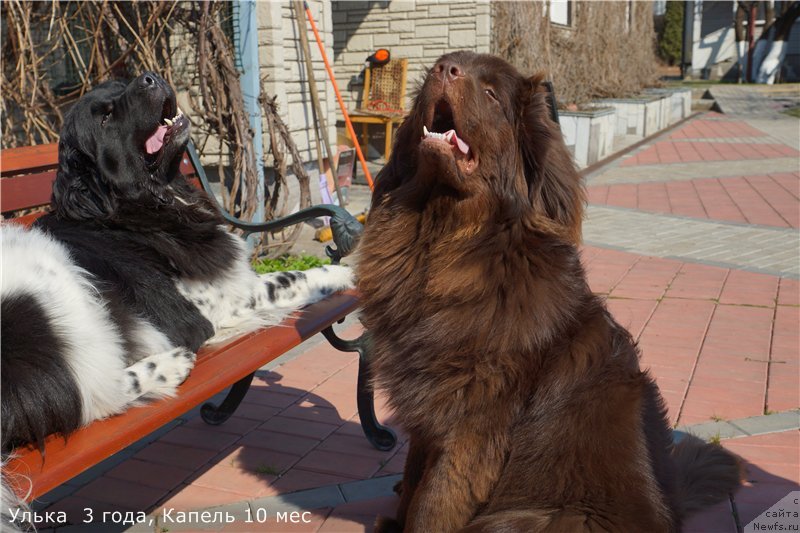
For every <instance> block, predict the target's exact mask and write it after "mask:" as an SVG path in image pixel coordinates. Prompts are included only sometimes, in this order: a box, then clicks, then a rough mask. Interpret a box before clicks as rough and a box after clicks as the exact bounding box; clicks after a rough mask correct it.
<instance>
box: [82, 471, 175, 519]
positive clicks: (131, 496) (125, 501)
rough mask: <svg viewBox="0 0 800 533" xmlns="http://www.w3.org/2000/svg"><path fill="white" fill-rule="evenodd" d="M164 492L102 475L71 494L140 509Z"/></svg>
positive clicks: (150, 503)
mask: <svg viewBox="0 0 800 533" xmlns="http://www.w3.org/2000/svg"><path fill="white" fill-rule="evenodd" d="M166 492H167V491H165V490H162V489H157V488H153V487H147V486H145V485H140V484H138V483H133V482H130V481H124V480H121V479H114V478H110V477H106V476H103V477H100V478H98V479H96V480H94V481H92V482H90V483H88V484H87V485H86V486H84V487H81V488H80V489H78V490H77V491H75V493H74V494H73V496H75V497H78V498H87V499H90V500H94V501H98V502H105V503H110V504H113V505H116V506H120V507H124V508H130V509H136V510H140V511H141V510H142V509H147V508H148V507H151V506H152V505H154V504H155V503H156V502H157V501H158V500H159V499H160V498H162V497H163V496H164V494H165V493H166Z"/></svg>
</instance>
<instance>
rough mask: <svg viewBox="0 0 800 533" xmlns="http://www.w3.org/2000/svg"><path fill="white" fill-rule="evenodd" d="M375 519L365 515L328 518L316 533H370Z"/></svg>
mask: <svg viewBox="0 0 800 533" xmlns="http://www.w3.org/2000/svg"><path fill="white" fill-rule="evenodd" d="M374 525H375V517H374V516H373V517H370V516H365V515H339V516H330V517H328V519H327V520H325V522H324V523H323V524H322V527H320V528H319V529H318V530H317V531H319V533H360V532H364V533H370V532H371V531H373V526H374Z"/></svg>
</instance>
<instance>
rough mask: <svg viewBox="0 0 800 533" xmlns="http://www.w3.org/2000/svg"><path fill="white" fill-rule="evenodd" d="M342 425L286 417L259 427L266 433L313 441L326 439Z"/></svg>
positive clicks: (279, 417)
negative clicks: (284, 434)
mask: <svg viewBox="0 0 800 533" xmlns="http://www.w3.org/2000/svg"><path fill="white" fill-rule="evenodd" d="M339 426H340V425H337V424H329V423H323V422H313V421H309V420H302V419H299V418H288V417H285V416H280V415H278V416H275V417H273V418H271V419H269V420H267V421H266V422H264V423H263V424H261V426H259V429H262V430H265V431H275V432H277V433H286V434H288V435H297V436H299V437H309V438H312V439H324V438H325V437H327V436H328V435H330V434H331V433H333V432H334V431H335V430H336V429H337V428H338V427H339Z"/></svg>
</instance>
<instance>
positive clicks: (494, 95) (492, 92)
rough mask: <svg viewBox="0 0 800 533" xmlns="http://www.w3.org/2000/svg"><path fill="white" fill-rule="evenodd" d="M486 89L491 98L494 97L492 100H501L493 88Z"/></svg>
mask: <svg viewBox="0 0 800 533" xmlns="http://www.w3.org/2000/svg"><path fill="white" fill-rule="evenodd" d="M485 91H486V94H488V95H489V96H490V97H491V99H492V100H494V101H495V102H499V101H500V100H499V99H498V98H497V95H496V94H495V92H494V91H493V90H491V89H485Z"/></svg>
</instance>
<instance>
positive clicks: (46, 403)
mask: <svg viewBox="0 0 800 533" xmlns="http://www.w3.org/2000/svg"><path fill="white" fill-rule="evenodd" d="M188 139H189V121H188V120H187V119H186V118H185V117H184V116H183V115H182V114H181V113H180V111H179V110H178V107H177V105H176V100H175V94H174V92H173V90H172V89H171V88H170V87H169V86H168V85H167V83H166V82H165V81H164V80H162V79H161V78H160V77H159V76H157V75H155V74H153V73H149V72H148V73H145V74H143V75H142V76H140V77H138V78H137V79H135V80H134V81H133V82H131V83H130V84H128V85H126V84H124V83H122V82H108V83H105V84H103V85H101V86H99V87H98V88H96V89H95V90H93V91H91V92H90V93H88V94H86V95H85V96H84V97H83V98H81V99H80V100H79V101H78V102H77V103H76V104H75V105H74V106H73V107H72V109H71V110H70V111H69V113H68V114H67V116H66V117H65V120H64V127H63V129H62V131H61V139H60V142H59V168H58V172H57V178H56V181H55V183H54V186H53V197H52V206H51V207H52V212H51V213H50V214H48V215H45V216H43V217H42V218H40V219H39V220H38V221H37V222H36V223H35V225H34V226H33V227H32V228H31V229H29V230H28V229H24V228H22V227H20V226H15V225H12V224H8V225H4V226H3V227H2V289H1V291H0V296H1V299H2V309H1V312H2V315H1V316H2V391H1V392H2V448H3V452H4V453H7V452H9V451H10V450H12V449H13V448H14V447H15V446H17V445H20V444H24V443H36V444H40V445H41V443H42V442H43V440H44V438H45V437H46V436H47V435H49V434H51V433H62V434H68V433H70V432H71V431H74V430H75V429H77V428H79V427H80V426H82V425H85V424H88V423H90V422H92V421H93V420H96V419H99V418H103V417H107V416H110V415H113V414H115V413H120V412H122V411H124V410H125V409H126V408H128V407H129V406H131V405H133V404H135V403H137V402H139V401H141V400H144V399H151V398H158V397H164V396H170V395H172V394H174V393H175V390H176V387H177V386H178V385H179V384H180V383H181V382H182V381H183V380H184V379H185V378H186V376H187V375H188V374H189V372H190V370H191V369H192V366H193V364H194V361H195V352H196V351H197V349H198V348H199V347H200V346H201V345H202V344H203V343H205V342H206V341H207V340H208V339H210V338H211V337H214V336H220V335H225V332H226V331H228V332H229V331H232V330H233V331H237V332H238V331H244V330H248V329H254V328H256V327H258V326H261V325H267V324H275V323H277V322H279V321H280V320H281V318H283V317H284V316H285V315H286V314H287V313H288V312H289V311H290V310H291V309H294V308H296V307H298V306H301V305H304V304H307V303H310V302H313V301H316V300H319V299H320V298H322V297H323V296H324V295H327V294H330V293H331V292H333V291H336V290H340V289H344V288H347V287H351V286H352V279H351V276H352V275H351V271H350V269H349V268H346V267H339V266H329V267H323V268H319V269H313V270H310V271H306V272H290V273H282V274H268V275H262V276H259V275H257V274H255V273H254V272H253V271H252V270H251V269H250V266H249V264H248V257H247V253H246V250H245V246H244V243H243V242H242V241H241V239H239V238H238V237H236V236H234V235H232V234H230V233H228V232H227V231H226V229H225V227H224V225H223V221H222V219H221V217H220V216H219V215H218V213H217V211H216V210H215V208H214V206H213V205H212V204H211V202H210V200H209V199H208V197H207V196H206V195H205V193H203V192H202V191H200V190H198V189H196V188H195V187H193V186H191V185H190V184H188V183H187V182H186V181H185V180H184V179H183V178H182V177H181V175H180V173H179V172H178V167H179V164H180V160H181V157H182V155H183V153H184V149H185V147H186V143H187V142H188ZM3 512H4V513H7V512H8V509H3Z"/></svg>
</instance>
